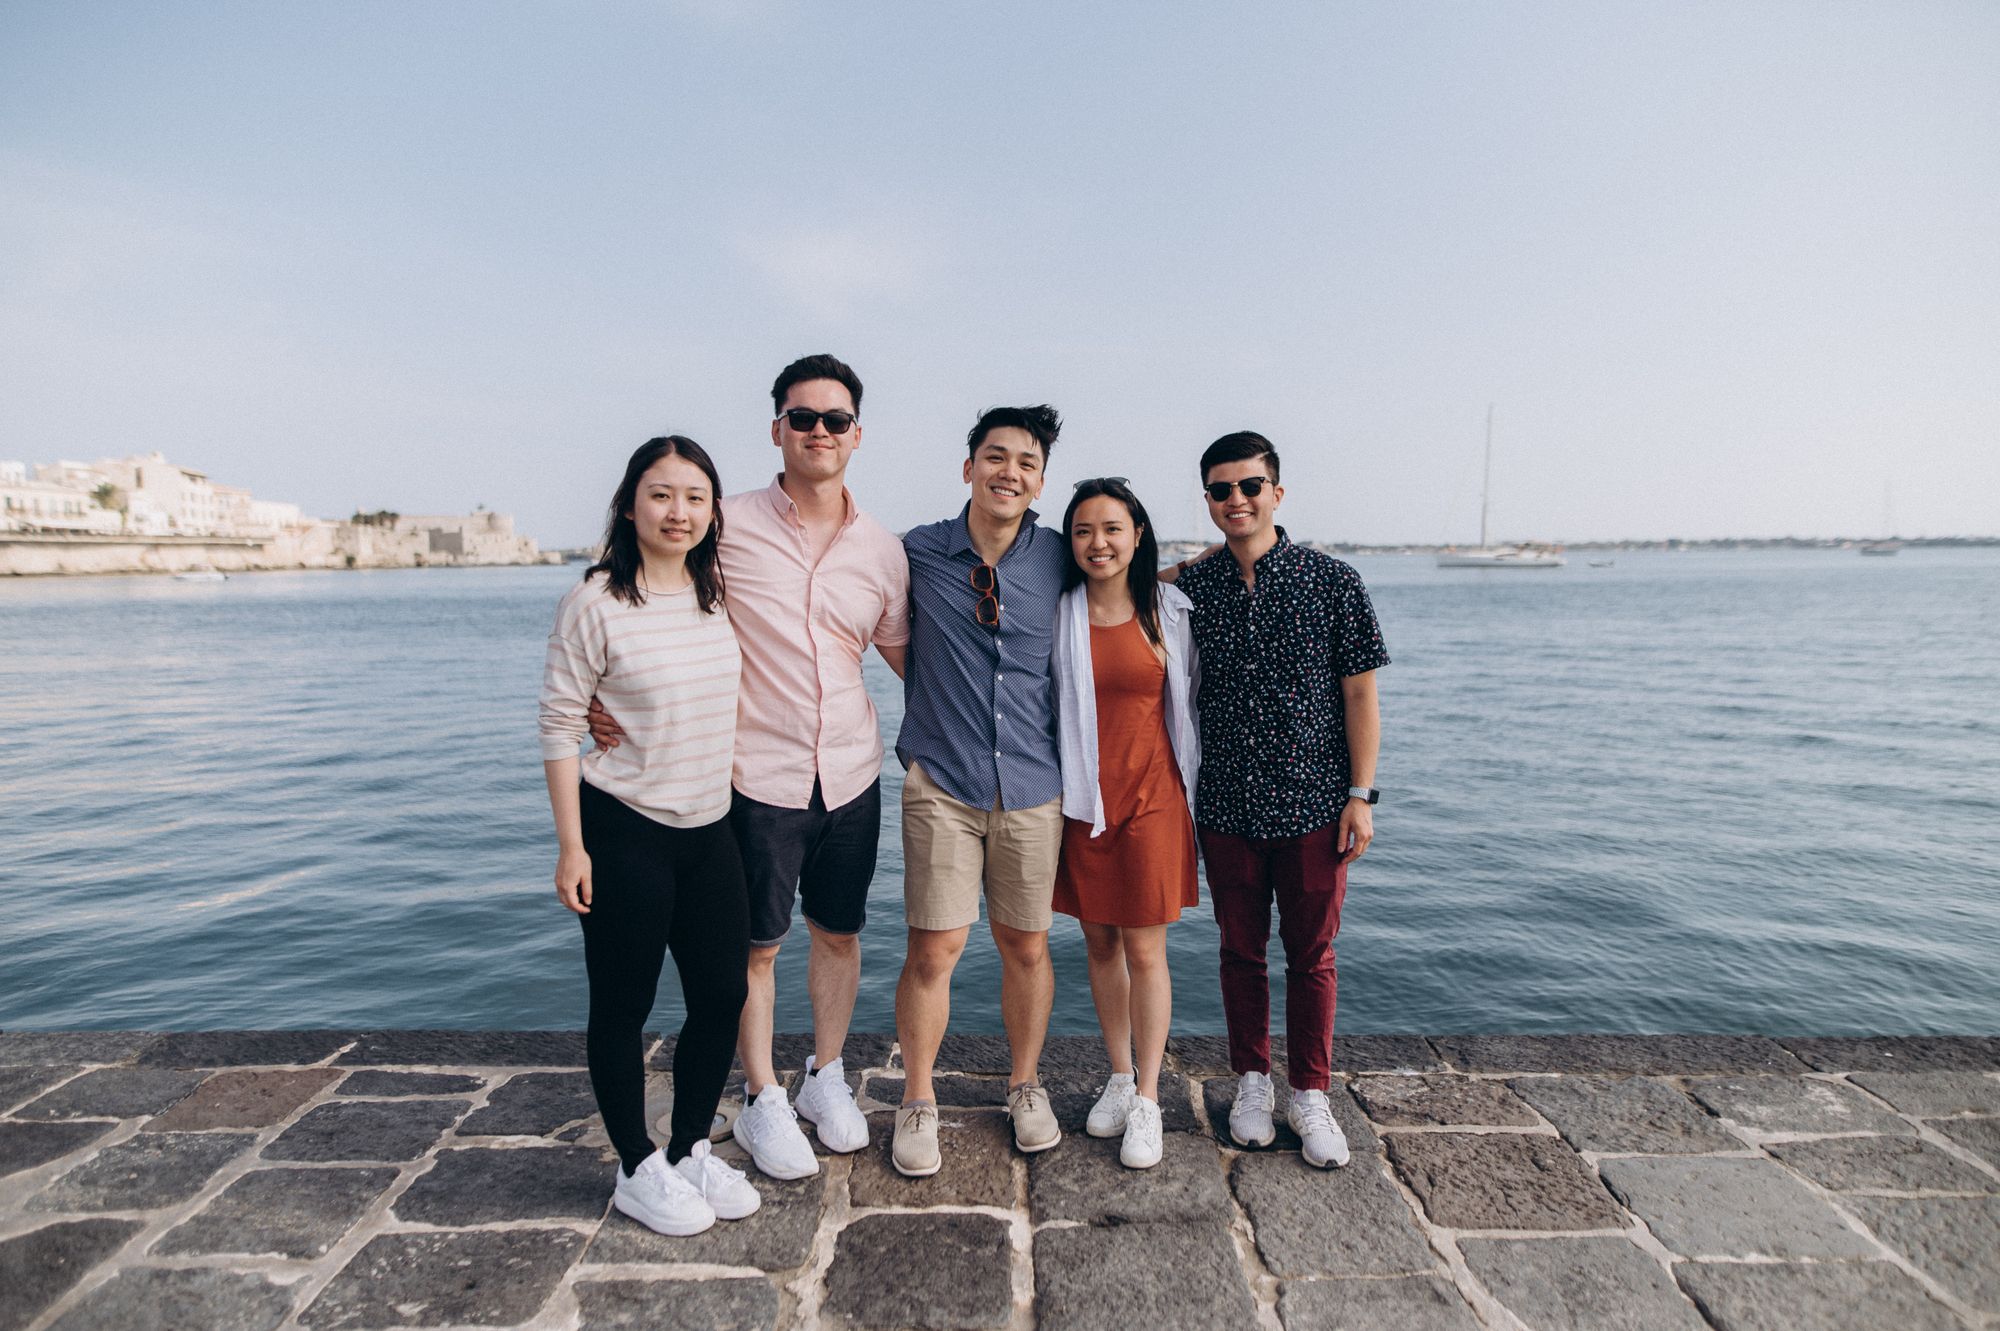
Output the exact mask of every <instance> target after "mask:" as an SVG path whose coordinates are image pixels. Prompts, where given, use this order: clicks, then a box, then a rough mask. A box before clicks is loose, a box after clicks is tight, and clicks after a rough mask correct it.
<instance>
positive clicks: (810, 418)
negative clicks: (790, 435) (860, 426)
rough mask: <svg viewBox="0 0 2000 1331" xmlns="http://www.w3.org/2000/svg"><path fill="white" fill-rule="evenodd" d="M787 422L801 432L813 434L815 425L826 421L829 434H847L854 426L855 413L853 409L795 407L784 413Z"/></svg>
mask: <svg viewBox="0 0 2000 1331" xmlns="http://www.w3.org/2000/svg"><path fill="white" fill-rule="evenodd" d="M784 416H785V424H787V425H789V426H791V427H792V428H793V429H794V430H797V431H798V432H799V433H800V434H811V433H812V432H813V426H815V425H817V424H819V423H820V422H821V421H825V422H826V432H827V433H828V434H846V433H847V432H848V431H849V430H850V429H852V428H853V427H854V413H853V412H851V411H808V410H806V409H805V408H804V407H793V408H792V409H791V410H790V411H788V412H786V413H784Z"/></svg>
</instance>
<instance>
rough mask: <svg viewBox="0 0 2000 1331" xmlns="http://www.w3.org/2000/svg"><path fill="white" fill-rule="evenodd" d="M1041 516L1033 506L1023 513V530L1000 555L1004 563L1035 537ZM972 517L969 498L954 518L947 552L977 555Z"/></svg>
mask: <svg viewBox="0 0 2000 1331" xmlns="http://www.w3.org/2000/svg"><path fill="white" fill-rule="evenodd" d="M1041 516H1042V515H1041V514H1039V513H1037V512H1035V510H1034V509H1032V508H1031V509H1029V510H1028V511H1027V512H1026V513H1023V514H1022V515H1021V530H1019V531H1017V532H1015V533H1014V543H1013V544H1012V545H1010V546H1008V547H1007V554H1005V555H1001V556H1000V559H1001V561H1002V562H1003V563H1004V562H1005V561H1006V559H1007V556H1008V555H1011V554H1013V553H1014V552H1015V551H1016V550H1019V549H1022V548H1024V547H1025V546H1027V545H1028V544H1029V543H1031V542H1032V541H1033V540H1034V539H1035V535H1034V533H1035V524H1036V523H1037V522H1039V521H1040V520H1041ZM971 518H972V501H971V500H970V499H968V500H966V501H965V507H964V508H961V509H960V510H958V517H956V518H955V519H953V520H952V524H951V539H950V540H949V541H947V542H946V543H945V547H944V552H945V553H946V554H948V555H973V556H974V557H977V555H978V551H976V550H974V549H973V548H972V522H971Z"/></svg>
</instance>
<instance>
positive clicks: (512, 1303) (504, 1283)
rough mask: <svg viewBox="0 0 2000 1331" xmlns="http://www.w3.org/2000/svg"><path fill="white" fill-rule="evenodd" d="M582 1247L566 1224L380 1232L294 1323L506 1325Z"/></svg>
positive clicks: (525, 1314) (536, 1303) (524, 1313)
mask: <svg viewBox="0 0 2000 1331" xmlns="http://www.w3.org/2000/svg"><path fill="white" fill-rule="evenodd" d="M582 1250H583V1235H581V1234H578V1233H577V1232H576V1231H574V1230H569V1229H509V1230H474V1231H470V1232H463V1231H461V1232H456V1233H453V1232H449V1231H446V1232H442V1233H430V1234H383V1235H379V1236H377V1237H376V1238H372V1239H370V1240H369V1241H368V1244H367V1246H366V1247H364V1248H362V1250H361V1251H360V1252H358V1253H356V1254H355V1255H354V1258H353V1260H351V1261H349V1262H348V1264H347V1265H346V1266H344V1267H342V1268H341V1270H340V1273H339V1274H338V1275H336V1276H334V1278H333V1279H332V1281H330V1282H329V1283H328V1284H327V1287H326V1288H325V1289H324V1290H322V1291H320V1294H319V1297H318V1298H316V1299H314V1300H313V1301H312V1303H311V1305H310V1306H308V1307H307V1308H306V1310H305V1312H304V1313H303V1314H302V1315H301V1316H300V1317H299V1321H300V1322H301V1323H303V1324H304V1325H306V1326H312V1327H325V1328H329V1329H330V1331H340V1329H341V1328H346V1327H378V1326H513V1325H515V1324H517V1323H520V1322H525V1321H527V1320H528V1319H529V1318H530V1317H533V1316H534V1315H535V1313H536V1312H537V1311H538V1310H539V1309H540V1308H541V1306H542V1305H543V1304H544V1303H546V1302H548V1298H549V1295H551V1294H553V1293H554V1292H555V1289H556V1286H557V1285H558V1284H560V1283H561V1281H562V1278H563V1273H564V1272H565V1271H567V1270H568V1269H569V1267H570V1264H571V1263H572V1262H574V1261H575V1260H576V1258H577V1254H578V1253H580V1252H581V1251H582Z"/></svg>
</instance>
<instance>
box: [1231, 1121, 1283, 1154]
mask: <svg viewBox="0 0 2000 1331" xmlns="http://www.w3.org/2000/svg"><path fill="white" fill-rule="evenodd" d="M1229 1140H1231V1141H1233V1142H1235V1143H1236V1144H1237V1145H1238V1146H1241V1147H1242V1148H1244V1149H1245V1150H1253V1149H1254V1150H1262V1149H1263V1148H1264V1147H1266V1146H1269V1145H1270V1144H1271V1143H1272V1142H1274V1141H1276V1140H1278V1133H1277V1129H1275V1128H1274V1129H1272V1130H1271V1135H1270V1136H1268V1137H1266V1138H1264V1139H1263V1140H1262V1141H1254V1140H1253V1141H1244V1140H1243V1139H1242V1138H1241V1137H1239V1136H1237V1135H1236V1129H1235V1128H1233V1127H1232V1128H1231V1129H1230V1130H1229Z"/></svg>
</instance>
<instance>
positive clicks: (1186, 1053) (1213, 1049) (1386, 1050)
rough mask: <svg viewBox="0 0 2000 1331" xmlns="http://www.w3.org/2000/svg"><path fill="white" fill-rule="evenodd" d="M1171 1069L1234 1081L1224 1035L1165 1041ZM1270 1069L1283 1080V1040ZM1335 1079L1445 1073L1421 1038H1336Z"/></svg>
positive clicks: (1276, 1041)
mask: <svg viewBox="0 0 2000 1331" xmlns="http://www.w3.org/2000/svg"><path fill="white" fill-rule="evenodd" d="M1167 1057H1168V1059H1169V1060H1170V1065H1171V1066H1172V1067H1174V1068H1175V1069H1176V1070H1178V1071H1180V1072H1185V1073H1188V1074H1190V1075H1192V1076H1197V1077H1233V1076H1235V1075H1236V1069H1235V1068H1233V1067H1231V1066H1230V1064H1229V1037H1227V1036H1224V1035H1176V1036H1173V1037H1172V1038H1170V1039H1169V1040H1168V1041H1167ZM1271 1066H1272V1071H1273V1073H1275V1074H1276V1075H1277V1077H1278V1079H1279V1080H1280V1081H1282V1080H1284V1068H1285V1037H1284V1036H1282V1035H1273V1036H1272V1037H1271ZM1333 1070H1334V1073H1335V1075H1340V1074H1343V1073H1356V1072H1398V1073H1411V1072H1445V1071H1448V1070H1449V1069H1447V1068H1446V1067H1445V1065H1444V1060H1443V1059H1441V1058H1439V1057H1438V1053H1437V1050H1435V1049H1433V1048H1431V1042H1430V1041H1429V1040H1427V1039H1425V1038H1424V1037H1423V1036H1421V1035H1335V1036H1334V1037H1333Z"/></svg>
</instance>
